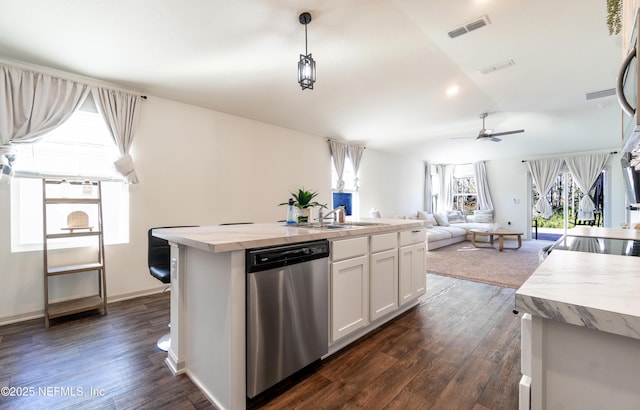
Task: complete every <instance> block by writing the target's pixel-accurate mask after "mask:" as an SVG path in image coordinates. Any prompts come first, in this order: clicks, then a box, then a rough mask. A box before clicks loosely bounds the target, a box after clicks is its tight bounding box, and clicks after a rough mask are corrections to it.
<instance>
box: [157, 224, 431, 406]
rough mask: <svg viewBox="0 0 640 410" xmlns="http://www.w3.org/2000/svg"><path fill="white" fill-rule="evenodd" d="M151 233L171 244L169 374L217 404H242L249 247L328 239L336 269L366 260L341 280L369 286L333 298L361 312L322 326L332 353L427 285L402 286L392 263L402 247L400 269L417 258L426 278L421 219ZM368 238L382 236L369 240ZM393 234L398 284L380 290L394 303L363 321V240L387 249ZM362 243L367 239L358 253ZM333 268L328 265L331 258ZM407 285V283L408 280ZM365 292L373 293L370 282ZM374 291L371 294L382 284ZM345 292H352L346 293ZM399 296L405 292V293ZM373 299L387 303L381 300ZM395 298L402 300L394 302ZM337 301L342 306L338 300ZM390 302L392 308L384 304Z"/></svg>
mask: <svg viewBox="0 0 640 410" xmlns="http://www.w3.org/2000/svg"><path fill="white" fill-rule="evenodd" d="M154 236H157V237H160V238H163V239H166V240H168V241H169V242H170V244H171V283H172V291H171V347H170V349H169V351H168V354H167V359H166V363H167V365H168V366H169V368H170V369H171V370H172V372H173V373H174V374H180V373H185V374H187V376H189V378H190V379H191V380H192V381H193V382H194V384H196V385H197V386H198V387H199V388H200V389H201V390H202V392H203V393H204V394H205V395H206V396H207V398H208V399H209V400H210V401H211V402H212V403H213V404H215V405H216V406H217V407H218V408H222V409H243V408H245V406H246V369H245V367H246V359H245V354H246V352H245V349H246V345H245V343H246V340H245V326H246V318H245V315H246V311H245V307H246V290H245V286H246V272H245V257H246V256H245V254H246V250H247V249H254V248H261V247H265V246H277V245H283V244H293V243H300V242H306V241H312V240H318V239H328V240H329V241H330V243H331V245H332V246H331V252H332V254H335V255H332V257H331V258H330V260H331V261H332V262H333V261H334V257H335V260H336V261H338V262H336V263H335V265H336V268H339V267H344V266H347V265H348V264H349V263H350V261H352V260H354V261H355V260H364V262H363V264H362V266H361V267H363V268H365V269H361V270H360V271H358V270H357V269H356V270H354V269H353V266H351V267H350V268H349V269H348V270H345V272H346V273H351V272H356V273H358V272H359V275H360V277H364V274H366V276H367V278H364V279H363V281H362V282H358V281H352V280H351V279H352V278H347V281H346V282H345V283H348V284H349V286H353V284H357V283H362V284H364V285H366V286H367V289H364V288H360V289H351V288H349V289H346V288H344V287H341V288H340V295H333V296H335V297H340V298H344V297H350V298H351V299H353V300H361V301H362V302H363V305H362V309H361V311H360V310H358V311H356V312H353V311H351V312H345V313H344V314H343V313H340V315H342V316H340V315H337V314H336V313H335V312H332V315H333V316H332V317H335V318H337V319H338V320H337V321H340V320H344V321H345V322H344V323H339V326H337V328H336V329H333V330H332V329H327V332H329V334H330V341H331V343H332V346H330V349H329V352H330V353H333V352H335V351H336V350H337V349H339V348H341V347H344V346H346V345H347V344H348V343H350V342H352V341H353V340H355V339H357V338H358V337H361V336H362V335H363V334H365V333H367V332H368V331H370V330H372V329H374V328H375V327H377V326H380V325H381V324H382V323H384V322H385V321H388V320H390V319H392V318H393V317H395V316H397V315H398V314H400V313H402V312H404V311H406V310H407V309H410V308H411V307H413V306H415V305H416V304H417V303H418V301H417V297H418V296H419V295H421V294H423V293H424V290H425V286H426V285H425V284H424V283H422V284H421V283H418V284H414V285H412V286H407V285H406V283H407V281H406V280H405V282H404V285H403V282H402V273H401V274H400V275H399V274H398V264H397V262H398V260H400V262H402V261H403V259H402V257H403V256H402V255H403V250H406V251H407V253H406V254H407V255H409V256H408V257H407V258H405V260H407V261H408V263H405V268H402V267H401V270H404V271H406V266H411V264H412V263H414V262H416V261H417V262H416V264H415V267H417V269H414V270H416V272H417V273H418V276H421V277H422V282H424V280H425V278H426V271H425V262H424V260H425V249H426V243H425V241H426V235H425V233H424V229H423V222H422V221H415V220H379V219H377V220H375V221H370V224H367V223H366V222H365V223H361V224H354V225H352V226H349V227H346V228H339V229H328V228H327V227H298V226H287V225H285V224H283V223H264V224H249V225H225V226H205V227H193V228H172V229H158V230H154ZM374 237H375V238H380V239H382V240H381V241H377V240H376V241H373V240H371V241H370V238H374ZM394 238H395V245H390V246H395V252H396V255H397V256H396V257H395V259H393V258H392V259H390V260H393V261H394V263H395V268H394V269H392V270H391V273H395V278H396V286H395V288H394V287H391V288H389V287H382V290H383V291H384V290H387V291H388V290H391V291H394V292H395V295H394V296H395V306H393V301H392V302H391V303H385V304H384V309H380V310H379V311H376V313H379V315H380V317H378V316H375V318H374V316H373V315H372V316H371V318H369V317H368V315H369V312H368V309H369V297H368V286H369V278H368V271H367V269H366V268H368V261H369V253H368V252H369V250H370V249H369V244H370V243H371V252H373V251H374V250H385V251H386V252H388V251H387V248H386V247H385V246H383V245H378V243H384V244H389V243H390V240H392V239H394ZM336 244H340V245H345V246H336ZM362 244H366V248H364V250H362V249H363V247H362ZM403 245H404V246H403ZM374 246H375V247H374ZM353 249H361V251H360V253H358V257H357V258H356V257H353V255H354V254H352V253H350V252H354V251H353ZM334 250H335V252H334ZM382 253H383V252H379V253H376V254H375V255H379V254H382ZM340 255H344V256H345V257H342V256H340ZM372 255H373V254H372ZM385 255H386V254H385ZM372 257H373V256H372ZM339 258H342V259H340V260H339ZM349 258H351V259H349ZM384 260H385V261H386V260H388V259H384ZM331 265H332V269H333V265H334V263H331ZM400 265H402V264H400ZM332 273H333V272H332ZM336 273H340V272H336ZM405 276H406V275H405ZM398 277H400V284H399V285H398V283H397V282H398ZM356 278H357V276H356ZM408 282H409V283H410V284H411V277H409V280H408ZM418 282H419V281H418ZM387 283H388V282H387ZM371 289H372V290H371V292H373V291H374V286H373V285H372V286H371ZM406 289H409V290H406ZM363 290H366V291H367V294H366V295H365V294H363V293H362V292H363ZM375 290H376V292H377V291H379V290H380V288H375ZM403 290H405V292H404V293H402V292H403ZM350 292H353V294H352V295H350ZM387 294H388V292H387ZM403 295H409V296H407V297H406V298H403ZM383 296H384V295H383ZM379 299H380V300H381V301H386V300H387V299H385V298H384V297H380V298H379ZM399 299H401V300H402V301H401V302H398V300H399ZM348 302H349V303H347V304H346V306H350V307H352V306H353V303H350V302H351V301H348ZM336 306H340V304H339V303H337V304H336ZM372 307H373V303H372ZM389 307H391V309H387V308H389ZM385 309H386V310H385ZM365 311H366V312H365ZM363 312H364V313H366V315H367V317H366V318H362V320H355V319H353V318H354V316H353V313H363ZM356 316H357V315H356ZM356 319H357V317H356ZM330 327H331V324H330ZM352 327H353V329H352ZM332 331H333V333H331V332H332ZM340 332H344V334H343V333H340Z"/></svg>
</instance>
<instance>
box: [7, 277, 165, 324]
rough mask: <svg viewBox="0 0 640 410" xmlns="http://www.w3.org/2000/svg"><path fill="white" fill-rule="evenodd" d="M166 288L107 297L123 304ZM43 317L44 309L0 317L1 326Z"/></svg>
mask: <svg viewBox="0 0 640 410" xmlns="http://www.w3.org/2000/svg"><path fill="white" fill-rule="evenodd" d="M165 288H166V286H161V287H158V288H153V289H147V290H142V291H138V292H131V293H124V294H122V295H117V296H111V297H109V296H107V304H109V303H114V302H121V301H123V300H129V299H135V298H139V297H143V296H149V295H155V294H158V293H162V292H164V289H165ZM43 317H44V309H41V310H37V311H33V312H26V313H19V314H17V315H11V316H5V317H0V326H5V325H10V324H13V323H18V322H26V321H27V320H33V319H38V318H43Z"/></svg>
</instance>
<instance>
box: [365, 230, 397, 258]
mask: <svg viewBox="0 0 640 410" xmlns="http://www.w3.org/2000/svg"><path fill="white" fill-rule="evenodd" d="M397 247H398V234H396V233H395V232H393V233H384V234H380V235H373V236H372V237H371V253H374V252H382V251H388V250H391V249H395V248H397Z"/></svg>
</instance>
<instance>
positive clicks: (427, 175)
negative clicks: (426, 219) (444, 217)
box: [424, 162, 433, 214]
mask: <svg viewBox="0 0 640 410" xmlns="http://www.w3.org/2000/svg"><path fill="white" fill-rule="evenodd" d="M432 197H433V187H432V186H431V164H429V163H428V162H425V163H424V211H425V212H426V213H428V214H432V213H433V204H432V199H431V198H432Z"/></svg>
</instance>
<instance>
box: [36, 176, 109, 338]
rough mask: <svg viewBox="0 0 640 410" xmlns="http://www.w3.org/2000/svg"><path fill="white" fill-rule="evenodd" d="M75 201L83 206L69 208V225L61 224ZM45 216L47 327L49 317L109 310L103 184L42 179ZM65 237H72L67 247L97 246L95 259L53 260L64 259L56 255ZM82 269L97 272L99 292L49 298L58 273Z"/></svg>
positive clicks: (74, 272)
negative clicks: (51, 285) (67, 297)
mask: <svg viewBox="0 0 640 410" xmlns="http://www.w3.org/2000/svg"><path fill="white" fill-rule="evenodd" d="M76 205H77V206H78V208H80V209H79V210H74V211H73V212H70V213H69V214H68V216H67V220H66V226H60V225H62V223H63V222H64V221H63V220H61V219H60V213H61V212H62V213H64V212H68V210H69V209H71V208H72V207H74V206H76ZM85 211H86V212H85ZM89 215H91V218H90V217H89ZM42 218H43V219H42V231H43V259H44V261H43V262H44V323H45V327H47V328H48V327H49V320H50V319H53V318H57V317H61V316H67V315H72V314H75V313H80V312H86V311H90V310H99V309H101V310H102V312H103V313H104V314H106V313H107V280H106V270H105V258H104V237H103V232H104V231H103V225H102V184H101V183H100V182H99V181H97V182H95V181H84V182H82V181H66V180H64V179H62V180H60V179H47V178H45V179H43V180H42ZM90 222H92V223H93V224H91V223H90ZM74 239H75V241H73V240H74ZM64 241H67V242H68V241H73V242H72V243H67V244H66V245H65V246H64V247H65V248H69V247H71V248H94V249H95V253H94V255H95V257H94V256H93V255H92V258H93V257H94V259H93V260H90V261H85V260H82V261H78V262H77V263H73V264H68V263H64V262H62V263H54V260H56V259H61V258H60V257H56V255H55V253H56V249H59V246H56V245H55V244H56V242H58V243H61V242H64ZM72 258H73V257H72ZM85 258H86V256H85ZM62 259H64V260H65V261H66V260H68V257H66V256H65V257H64V258H62ZM81 273H82V274H83V275H85V274H94V275H95V277H96V280H97V282H96V288H97V294H94V295H88V296H87V295H85V296H82V297H75V298H73V299H70V300H62V301H58V302H55V303H52V302H51V301H50V300H49V297H50V295H49V293H50V289H49V285H50V283H49V281H51V280H56V279H55V277H59V276H62V275H69V274H81Z"/></svg>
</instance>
